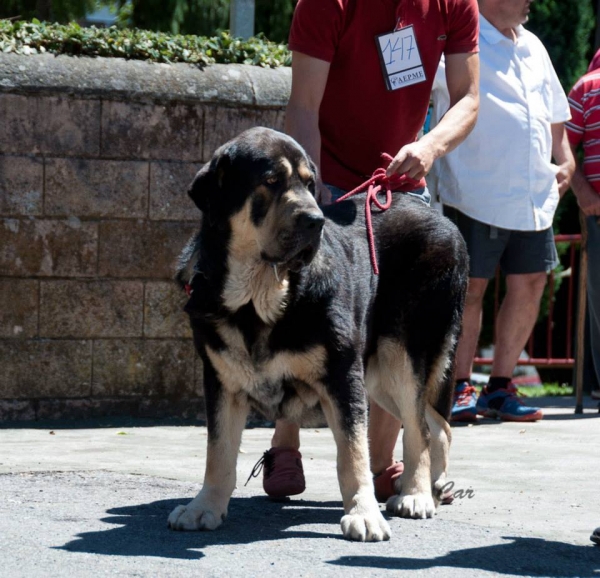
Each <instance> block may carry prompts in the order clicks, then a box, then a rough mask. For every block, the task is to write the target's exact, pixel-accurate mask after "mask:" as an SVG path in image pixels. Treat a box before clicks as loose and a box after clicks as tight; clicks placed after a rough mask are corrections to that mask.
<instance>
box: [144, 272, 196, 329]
mask: <svg viewBox="0 0 600 578" xmlns="http://www.w3.org/2000/svg"><path fill="white" fill-rule="evenodd" d="M187 300H188V297H187V295H186V294H185V292H184V291H182V290H181V289H180V288H179V285H177V284H176V283H175V282H174V281H157V282H153V281H149V282H147V283H146V287H145V293H144V337H171V338H173V337H184V338H191V337H192V330H191V328H190V322H189V317H188V315H187V313H185V312H184V311H183V307H184V306H185V304H186V302H187Z"/></svg>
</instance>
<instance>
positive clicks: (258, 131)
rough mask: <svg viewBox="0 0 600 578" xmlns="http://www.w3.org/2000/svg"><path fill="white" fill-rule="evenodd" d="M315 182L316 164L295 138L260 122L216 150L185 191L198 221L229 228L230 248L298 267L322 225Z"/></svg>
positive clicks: (304, 261)
mask: <svg viewBox="0 0 600 578" xmlns="http://www.w3.org/2000/svg"><path fill="white" fill-rule="evenodd" d="M315 182H316V168H315V165H314V163H313V162H312V161H311V160H310V158H309V157H308V155H307V154H306V152H305V151H304V149H303V148H302V147H301V146H300V145H299V144H298V143H297V142H296V141H295V140H294V139H292V138H291V137H289V136H287V135H285V134H283V133H280V132H277V131H274V130H271V129H267V128H262V127H259V128H252V129H250V130H247V131H245V132H243V133H242V134H241V135H239V136H238V137H236V138H234V139H233V140H231V141H229V142H228V143H226V144H224V145H223V146H221V147H220V148H219V149H217V151H216V152H215V154H214V155H213V158H212V160H211V161H210V162H209V163H207V164H206V165H205V166H204V167H203V168H202V169H201V170H200V172H199V173H198V174H197V175H196V177H195V179H194V181H193V182H192V185H191V187H190V190H189V191H188V193H189V195H190V197H191V198H192V200H193V201H194V203H196V206H197V207H198V208H199V209H200V210H201V211H202V212H203V214H204V217H203V226H208V227H227V228H230V229H231V240H230V250H231V251H234V252H235V251H240V252H255V253H256V254H257V255H259V256H260V258H261V259H262V260H263V261H266V262H268V263H271V264H273V265H277V266H280V267H285V268H287V269H290V270H298V269H300V268H301V267H302V266H304V265H306V264H307V263H309V262H310V261H311V260H312V258H313V257H314V255H315V253H316V251H317V248H318V246H319V241H320V238H321V231H322V228H323V224H324V217H323V213H322V212H321V210H320V209H319V207H318V206H317V203H316V201H315V198H314V193H315Z"/></svg>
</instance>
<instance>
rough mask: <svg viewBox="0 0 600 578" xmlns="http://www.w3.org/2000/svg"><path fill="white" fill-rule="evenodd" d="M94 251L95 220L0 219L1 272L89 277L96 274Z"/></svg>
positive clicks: (24, 275)
mask: <svg viewBox="0 0 600 578" xmlns="http://www.w3.org/2000/svg"><path fill="white" fill-rule="evenodd" d="M97 251H98V225H97V224H96V223H94V222H82V221H80V220H79V219H78V218H76V217H72V218H69V219H57V220H50V219H49V220H26V219H0V275H6V276H19V277H27V276H31V275H39V276H60V277H79V276H83V277H85V276H90V275H94V274H95V273H96V262H97V258H98V257H97V255H98V253H97Z"/></svg>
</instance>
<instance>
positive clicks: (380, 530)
mask: <svg viewBox="0 0 600 578" xmlns="http://www.w3.org/2000/svg"><path fill="white" fill-rule="evenodd" d="M341 524H342V533H343V534H344V538H347V539H348V540H357V541H358V542H381V541H382V540H389V539H390V536H391V535H392V531H391V530H390V527H389V525H388V523H387V522H386V521H385V519H384V518H383V516H382V515H381V512H380V511H379V508H378V509H377V511H374V512H372V513H369V514H352V513H350V514H346V515H345V516H344V517H343V518H342V522H341Z"/></svg>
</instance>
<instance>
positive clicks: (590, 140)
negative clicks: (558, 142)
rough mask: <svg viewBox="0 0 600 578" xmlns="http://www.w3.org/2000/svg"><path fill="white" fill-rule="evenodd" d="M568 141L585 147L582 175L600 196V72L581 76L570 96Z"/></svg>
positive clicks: (567, 124) (596, 71)
mask: <svg viewBox="0 0 600 578" xmlns="http://www.w3.org/2000/svg"><path fill="white" fill-rule="evenodd" d="M569 106H570V107H571V120H570V121H569V122H567V123H566V126H567V133H568V135H569V142H570V143H571V144H572V145H574V146H577V145H578V144H579V143H582V144H583V152H584V156H583V159H584V160H583V173H584V174H585V176H586V178H587V180H588V181H589V182H590V184H591V185H592V186H593V187H594V189H595V190H596V192H598V193H600V70H595V71H593V72H588V74H586V75H584V76H582V77H581V78H580V79H579V81H578V82H577V84H575V86H574V87H573V88H572V89H571V92H570V93H569Z"/></svg>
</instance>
